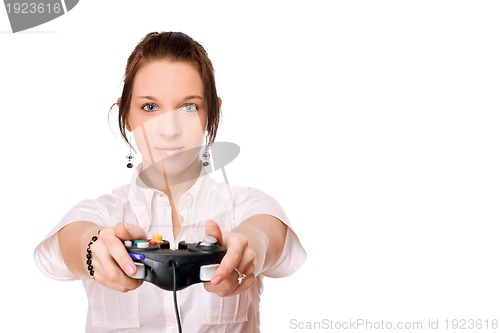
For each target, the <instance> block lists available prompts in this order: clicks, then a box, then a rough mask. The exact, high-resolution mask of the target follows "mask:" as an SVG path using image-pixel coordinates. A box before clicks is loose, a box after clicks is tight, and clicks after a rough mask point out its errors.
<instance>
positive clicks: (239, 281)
mask: <svg viewBox="0 0 500 333" xmlns="http://www.w3.org/2000/svg"><path fill="white" fill-rule="evenodd" d="M234 271H235V272H236V273H238V279H237V280H236V281H237V282H238V285H240V286H241V284H242V283H243V280H245V279H246V277H247V276H246V275H245V274H243V273H241V272H240V271H239V270H238V269H237V268H235V269H234Z"/></svg>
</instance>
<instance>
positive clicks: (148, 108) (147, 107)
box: [142, 104, 158, 112]
mask: <svg viewBox="0 0 500 333" xmlns="http://www.w3.org/2000/svg"><path fill="white" fill-rule="evenodd" d="M142 109H143V110H144V111H146V112H153V111H157V110H158V108H157V107H156V105H154V104H146V105H144V106H143V107H142Z"/></svg>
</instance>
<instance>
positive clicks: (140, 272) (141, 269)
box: [132, 262, 146, 280]
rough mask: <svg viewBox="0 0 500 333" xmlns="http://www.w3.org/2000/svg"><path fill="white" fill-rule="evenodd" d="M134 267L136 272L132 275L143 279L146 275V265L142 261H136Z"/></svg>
mask: <svg viewBox="0 0 500 333" xmlns="http://www.w3.org/2000/svg"><path fill="white" fill-rule="evenodd" d="M135 267H137V272H135V274H134V276H132V277H133V278H134V279H139V280H142V279H144V278H145V277H146V266H144V264H143V263H140V262H136V263H135Z"/></svg>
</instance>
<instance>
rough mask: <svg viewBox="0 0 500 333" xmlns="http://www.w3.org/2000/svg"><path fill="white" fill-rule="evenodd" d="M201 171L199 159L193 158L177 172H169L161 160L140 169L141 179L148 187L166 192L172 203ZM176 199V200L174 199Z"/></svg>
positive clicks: (192, 182) (189, 186)
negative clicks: (191, 161)
mask: <svg viewBox="0 0 500 333" xmlns="http://www.w3.org/2000/svg"><path fill="white" fill-rule="evenodd" d="M200 171H201V161H200V160H195V161H194V162H193V163H191V165H189V166H188V167H187V168H186V169H185V170H183V171H182V172H180V173H178V174H173V173H169V172H168V171H167V170H166V169H165V164H164V163H163V161H160V162H158V163H157V164H155V165H153V166H151V167H148V168H145V169H143V170H142V171H141V173H140V177H141V180H142V181H143V182H144V184H146V185H147V186H149V187H152V188H155V189H157V190H159V191H162V192H163V193H165V194H167V195H168V196H169V198H170V200H171V201H172V199H173V200H174V201H173V202H174V203H177V201H178V199H180V197H181V196H182V194H184V192H186V191H187V190H188V189H189V188H191V186H193V184H194V183H195V182H196V180H197V179H198V177H199V175H200ZM176 199H177V200H176Z"/></svg>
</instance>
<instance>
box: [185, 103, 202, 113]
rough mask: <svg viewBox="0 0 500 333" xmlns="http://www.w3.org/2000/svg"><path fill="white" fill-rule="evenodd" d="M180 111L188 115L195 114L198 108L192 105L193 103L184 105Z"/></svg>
mask: <svg viewBox="0 0 500 333" xmlns="http://www.w3.org/2000/svg"><path fill="white" fill-rule="evenodd" d="M181 110H182V111H186V112H189V113H191V112H196V111H198V106H197V105H196V104H193V103H190V104H185V105H183V106H181Z"/></svg>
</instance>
